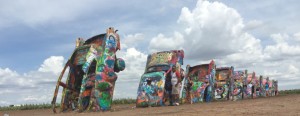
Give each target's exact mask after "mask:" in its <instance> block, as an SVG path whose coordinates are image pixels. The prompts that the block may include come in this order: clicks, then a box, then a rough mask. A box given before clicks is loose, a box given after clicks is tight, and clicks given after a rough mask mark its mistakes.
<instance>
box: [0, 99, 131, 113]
mask: <svg viewBox="0 0 300 116" xmlns="http://www.w3.org/2000/svg"><path fill="white" fill-rule="evenodd" d="M135 102H136V99H132V98H123V99H115V100H113V101H112V104H132V103H135ZM59 106H60V104H56V107H59ZM50 108H52V105H51V104H24V105H18V106H15V105H9V106H3V107H1V106H0V111H8V110H34V109H50Z"/></svg>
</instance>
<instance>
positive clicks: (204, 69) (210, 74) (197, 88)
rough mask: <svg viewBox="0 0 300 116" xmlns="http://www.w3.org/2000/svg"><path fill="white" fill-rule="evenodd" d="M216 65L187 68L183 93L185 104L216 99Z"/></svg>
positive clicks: (211, 63)
mask: <svg viewBox="0 0 300 116" xmlns="http://www.w3.org/2000/svg"><path fill="white" fill-rule="evenodd" d="M215 67H216V65H215V63H214V61H213V60H212V61H211V62H210V63H209V64H201V65H196V66H193V67H190V65H187V67H186V76H185V80H184V86H183V91H182V102H183V103H191V104H192V103H198V102H204V101H205V102H210V101H212V100H213V98H214V93H213V92H214V83H215Z"/></svg>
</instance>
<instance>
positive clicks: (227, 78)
mask: <svg viewBox="0 0 300 116" xmlns="http://www.w3.org/2000/svg"><path fill="white" fill-rule="evenodd" d="M233 71H234V68H233V67H220V68H217V70H216V86H215V99H216V100H229V99H231V91H232V90H231V89H232V87H231V86H232V85H233V84H231V83H232V79H233Z"/></svg>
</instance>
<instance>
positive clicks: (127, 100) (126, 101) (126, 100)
mask: <svg viewBox="0 0 300 116" xmlns="http://www.w3.org/2000/svg"><path fill="white" fill-rule="evenodd" d="M135 102H136V99H132V98H122V99H114V100H113V102H112V104H133V103H135Z"/></svg>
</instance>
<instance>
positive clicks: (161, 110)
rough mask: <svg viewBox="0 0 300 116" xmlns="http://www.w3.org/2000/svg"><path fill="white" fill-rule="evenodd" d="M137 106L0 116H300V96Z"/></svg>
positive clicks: (2, 113)
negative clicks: (90, 110) (78, 111)
mask: <svg viewBox="0 0 300 116" xmlns="http://www.w3.org/2000/svg"><path fill="white" fill-rule="evenodd" d="M134 106H135V104H127V105H115V106H113V108H112V109H113V110H112V111H108V112H88V113H77V112H67V113H57V114H54V113H53V112H52V110H51V109H46V110H24V111H4V112H3V111H1V112H0V116H4V114H9V116H45V115H53V116H73V115H76V116H84V115H85V116H96V115H97V116H99V115H100V116H101V115H107V116H131V115H139V116H140V115H149V116H153V115H175V116H176V115H179V116H181V115H188V116H189V115H195V116H196V115H198V116H199V115H205V116H216V115H218V116H219V115H220V116H232V115H233V116H234V115H240V116H244V115H251V116H252V115H253V116H257V115H263V116H267V115H272V116H300V94H294V95H284V96H283V95H282V96H276V97H268V98H258V99H247V100H241V101H219V102H211V103H198V104H192V105H190V104H183V105H180V106H165V107H151V108H134Z"/></svg>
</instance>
